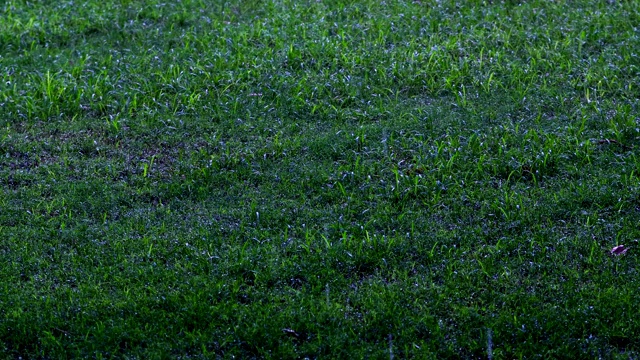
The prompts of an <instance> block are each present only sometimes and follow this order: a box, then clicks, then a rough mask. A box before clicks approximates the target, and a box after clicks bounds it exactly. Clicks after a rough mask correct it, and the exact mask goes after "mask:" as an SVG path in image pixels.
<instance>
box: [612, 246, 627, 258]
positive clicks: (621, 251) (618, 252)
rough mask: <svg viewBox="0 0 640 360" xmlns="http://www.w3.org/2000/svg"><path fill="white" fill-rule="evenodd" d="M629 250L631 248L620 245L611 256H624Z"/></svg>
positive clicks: (613, 250)
mask: <svg viewBox="0 0 640 360" xmlns="http://www.w3.org/2000/svg"><path fill="white" fill-rule="evenodd" d="M627 250H629V248H627V247H624V245H618V246H616V247H614V248H613V249H611V255H615V256H619V255H623V254H625V253H626V252H627Z"/></svg>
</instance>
